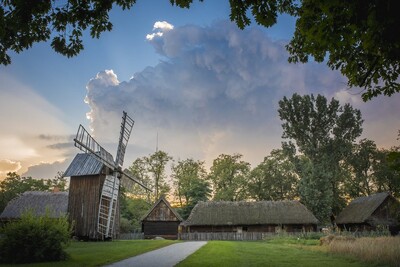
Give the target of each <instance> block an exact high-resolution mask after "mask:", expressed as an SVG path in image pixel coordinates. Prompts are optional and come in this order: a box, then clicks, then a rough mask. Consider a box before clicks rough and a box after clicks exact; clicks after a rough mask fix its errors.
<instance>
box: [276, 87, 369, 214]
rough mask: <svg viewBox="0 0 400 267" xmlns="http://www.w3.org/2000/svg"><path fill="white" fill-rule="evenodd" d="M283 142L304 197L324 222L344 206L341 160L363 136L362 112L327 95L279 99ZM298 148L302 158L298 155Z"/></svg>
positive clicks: (302, 198)
mask: <svg viewBox="0 0 400 267" xmlns="http://www.w3.org/2000/svg"><path fill="white" fill-rule="evenodd" d="M278 112H279V116H280V118H281V120H282V121H283V124H282V128H283V135H282V137H283V138H286V139H291V140H294V141H295V144H296V146H295V145H294V144H293V143H291V142H289V143H286V144H284V151H285V152H286V153H289V154H290V153H291V156H290V158H292V160H293V163H294V164H295V166H296V168H297V170H298V174H299V176H300V184H299V193H300V197H301V200H302V201H303V202H304V203H305V204H306V206H307V207H308V208H309V209H310V210H311V211H312V212H313V213H314V214H315V215H316V216H317V218H318V219H320V220H321V221H325V220H327V219H328V218H329V216H330V215H331V214H332V212H333V214H337V213H338V212H339V211H340V210H341V208H342V207H343V205H344V199H343V192H342V187H341V184H342V182H343V179H344V178H345V177H344V174H345V172H343V170H342V168H341V166H340V163H341V162H342V161H343V160H344V159H345V158H346V157H347V156H348V155H350V154H351V149H352V144H353V142H354V140H355V139H356V138H357V137H359V136H360V135H361V132H362V127H361V125H362V122H363V120H362V119H361V112H360V111H359V110H357V109H353V108H352V107H351V106H350V105H349V104H345V105H344V106H340V104H339V101H337V100H335V99H332V100H331V101H330V102H329V103H328V101H327V99H326V98H325V97H324V96H321V95H318V96H317V97H314V95H305V96H300V95H298V94H294V95H293V96H292V98H290V99H288V98H286V97H284V98H283V100H281V101H279V110H278ZM296 147H297V149H298V151H299V152H300V153H302V155H303V157H302V158H300V157H299V155H296Z"/></svg>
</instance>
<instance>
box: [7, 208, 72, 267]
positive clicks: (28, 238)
mask: <svg viewBox="0 0 400 267" xmlns="http://www.w3.org/2000/svg"><path fill="white" fill-rule="evenodd" d="M0 231H1V232H0V233H1V235H0V261H1V262H6V263H28V262H43V261H60V260H65V259H66V258H67V254H66V252H65V251H64V248H65V247H66V246H67V245H68V243H69V241H70V234H71V228H70V226H69V223H68V220H67V217H66V216H63V217H60V218H52V217H51V215H50V212H46V214H45V215H44V216H40V217H36V216H34V215H33V214H32V212H26V213H24V214H23V215H22V216H21V219H20V220H18V221H14V222H11V223H8V224H6V225H5V226H3V227H2V228H1V230H0Z"/></svg>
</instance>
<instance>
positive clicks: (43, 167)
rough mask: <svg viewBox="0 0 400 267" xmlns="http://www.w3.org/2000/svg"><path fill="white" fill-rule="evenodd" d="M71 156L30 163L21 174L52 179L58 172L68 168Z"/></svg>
mask: <svg viewBox="0 0 400 267" xmlns="http://www.w3.org/2000/svg"><path fill="white" fill-rule="evenodd" d="M71 161H72V158H70V159H66V160H64V161H55V162H52V163H47V162H42V163H39V164H36V165H32V166H30V167H29V168H28V170H27V171H26V172H24V173H23V174H22V176H25V177H29V176H30V177H33V178H36V179H53V178H54V177H55V176H56V175H57V173H58V172H63V171H65V170H66V169H67V168H68V165H69V164H70V163H71Z"/></svg>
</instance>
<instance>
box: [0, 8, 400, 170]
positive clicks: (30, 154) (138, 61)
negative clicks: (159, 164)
mask: <svg viewBox="0 0 400 267" xmlns="http://www.w3.org/2000/svg"><path fill="white" fill-rule="evenodd" d="M110 20H111V22H112V23H113V24H114V28H113V30H112V31H111V32H106V33H103V34H102V36H101V37H100V39H94V40H93V39H91V38H90V36H89V34H87V33H86V34H85V36H84V46H85V50H84V51H83V52H82V53H81V54H79V55H78V56H77V57H74V58H70V59H68V58H66V57H63V56H61V55H59V54H56V53H55V52H54V51H53V50H52V49H51V47H50V44H49V43H39V44H35V45H34V46H33V48H32V49H29V50H26V51H24V52H22V53H20V54H11V58H12V64H11V65H9V66H0V114H1V116H0V123H1V128H0V178H1V177H4V176H5V175H6V173H7V172H9V171H16V172H18V173H19V174H21V175H23V176H32V177H34V178H53V177H54V176H55V175H56V174H57V171H65V169H66V167H67V166H68V164H69V163H70V162H71V160H72V158H73V157H74V155H75V154H76V153H78V152H79V151H78V149H77V148H75V147H74V146H73V138H74V135H75V133H76V131H77V129H78V126H79V124H82V125H83V126H84V127H86V128H87V129H91V131H92V132H91V133H92V134H93V136H94V137H95V138H96V140H97V141H98V142H99V143H100V144H102V145H103V146H104V147H105V148H106V149H107V150H109V152H111V154H113V155H115V152H116V147H117V144H116V142H117V140H118V135H119V131H120V129H119V127H120V122H121V116H122V111H123V110H125V111H127V112H128V114H129V115H130V116H131V117H132V118H133V119H134V120H135V126H134V128H133V132H132V135H131V139H130V141H129V147H128V149H127V154H126V156H125V167H127V166H128V165H129V164H131V163H132V161H133V160H135V159H136V158H137V157H142V156H147V155H149V154H150V153H153V152H154V151H155V149H156V143H157V134H158V147H159V149H161V150H164V151H166V152H168V153H169V154H170V155H172V156H173V157H174V158H175V159H176V160H178V159H186V158H189V157H191V158H194V159H199V160H204V161H206V164H207V166H210V164H211V163H212V160H213V159H215V158H216V157H217V156H218V155H220V154H222V153H227V154H232V153H240V154H243V157H244V160H246V161H248V162H250V163H251V164H252V166H253V167H255V166H256V165H257V164H258V163H260V162H261V161H262V160H263V158H264V157H265V156H267V155H268V154H269V152H270V151H271V149H274V148H279V147H280V144H281V141H282V139H281V135H282V127H281V123H282V122H281V121H280V120H279V117H278V113H277V109H278V101H279V100H281V99H282V98H283V96H288V97H290V96H291V95H292V94H293V93H295V92H297V93H299V94H310V93H313V94H322V95H324V96H326V97H327V98H329V99H330V98H332V97H335V98H336V99H338V100H340V102H341V104H344V103H350V104H351V105H352V106H353V107H355V108H358V109H360V110H361V112H362V115H363V119H364V124H363V128H364V132H363V135H362V137H361V138H368V139H371V140H374V141H375V142H376V144H377V145H378V146H379V147H386V148H389V147H390V146H393V145H398V144H399V141H398V140H396V138H397V133H398V130H399V129H400V105H399V104H398V103H399V100H400V94H397V95H394V96H392V97H384V96H381V97H378V98H376V99H373V100H372V101H369V102H367V103H364V102H362V101H361V96H360V94H359V93H358V92H360V90H359V89H358V90H357V89H352V90H350V91H349V90H348V88H347V86H346V78H344V77H343V76H342V75H341V74H340V73H339V72H337V71H332V70H331V69H329V68H328V67H327V66H326V65H325V64H317V63H315V62H310V63H308V64H289V63H288V62H287V57H288V53H287V52H286V50H285V44H287V43H288V41H289V40H290V38H291V36H292V34H293V31H294V26H295V21H294V19H293V18H291V17H287V16H282V17H280V18H279V20H278V24H277V25H275V26H274V27H272V28H269V29H267V28H263V27H259V26H257V25H255V24H252V26H250V27H248V28H246V29H245V30H240V29H238V28H237V26H236V25H235V24H234V23H232V22H230V21H229V1H227V0H218V1H205V2H204V3H197V2H196V3H194V4H193V6H192V7H191V8H190V9H180V8H177V7H172V6H171V5H170V3H169V1H156V0H151V1H138V3H137V4H136V5H135V6H134V7H133V8H132V9H131V10H130V11H121V10H120V9H117V8H116V9H114V10H113V11H112V12H111V14H110Z"/></svg>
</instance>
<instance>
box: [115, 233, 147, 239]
mask: <svg viewBox="0 0 400 267" xmlns="http://www.w3.org/2000/svg"><path fill="white" fill-rule="evenodd" d="M143 238H144V234H143V233H123V234H119V236H118V239H119V240H133V239H143Z"/></svg>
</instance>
